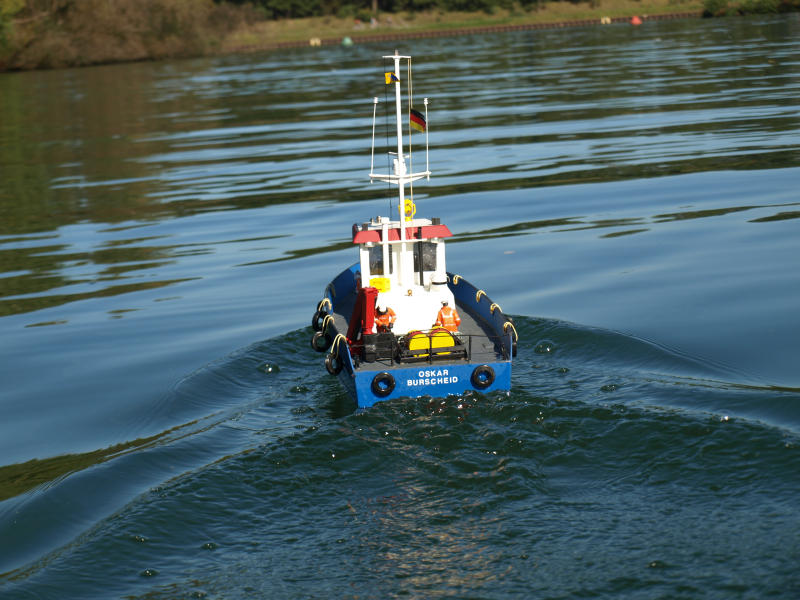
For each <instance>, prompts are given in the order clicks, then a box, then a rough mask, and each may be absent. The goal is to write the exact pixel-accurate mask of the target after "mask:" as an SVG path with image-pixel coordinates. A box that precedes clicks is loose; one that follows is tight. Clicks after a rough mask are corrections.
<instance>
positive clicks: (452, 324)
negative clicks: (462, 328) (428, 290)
mask: <svg viewBox="0 0 800 600" xmlns="http://www.w3.org/2000/svg"><path fill="white" fill-rule="evenodd" d="M459 325H461V317H459V316H458V311H457V310H456V309H455V308H452V307H451V306H448V304H447V300H442V308H441V309H440V310H439V314H438V315H436V323H434V327H444V328H445V329H447V331H450V332H452V333H455V332H456V331H458V327H459Z"/></svg>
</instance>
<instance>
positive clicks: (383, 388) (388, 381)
mask: <svg viewBox="0 0 800 600" xmlns="http://www.w3.org/2000/svg"><path fill="white" fill-rule="evenodd" d="M394 386H395V380H394V377H392V374H391V373H387V372H386V371H381V372H380V373H378V374H377V375H375V377H373V379H372V385H371V386H370V387H371V388H372V393H373V394H375V395H376V396H378V397H379V398H385V397H386V396H388V395H389V394H391V393H392V392H393V391H394Z"/></svg>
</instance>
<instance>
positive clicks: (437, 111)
mask: <svg viewBox="0 0 800 600" xmlns="http://www.w3.org/2000/svg"><path fill="white" fill-rule="evenodd" d="M798 34H800V21H799V20H798V18H797V17H796V16H788V17H780V18H766V19H764V18H759V19H755V18H748V19H720V20H686V21H678V22H669V23H645V24H644V25H643V26H641V27H637V28H632V27H628V26H625V25H614V26H609V27H602V28H601V27H597V28H577V29H568V30H561V31H546V32H526V33H515V34H509V35H502V36H469V37H461V38H450V39H430V40H417V41H414V42H413V43H409V44H405V45H401V46H400V48H399V49H400V51H401V52H403V53H405V52H407V53H410V54H412V56H413V57H414V66H415V69H414V89H415V94H416V96H417V98H418V99H419V98H421V97H423V96H426V97H428V98H429V101H430V107H429V111H430V113H429V118H428V123H429V127H430V143H431V154H430V162H431V170H432V171H433V177H432V178H431V181H430V183H425V184H424V185H423V184H418V185H416V184H415V201H416V203H417V206H418V213H419V214H420V215H423V216H438V217H440V218H442V221H443V222H445V223H447V225H448V227H449V228H450V229H451V230H452V231H453V232H454V234H455V237H454V239H453V240H452V242H451V243H449V245H448V267H449V268H450V270H452V271H455V272H457V273H460V274H462V275H463V276H464V277H466V278H468V279H469V280H470V281H472V282H474V283H476V284H478V285H479V286H480V287H482V288H483V289H485V290H486V291H487V293H488V294H489V295H490V296H491V297H492V299H493V300H495V301H497V302H498V303H499V304H501V306H502V308H503V311H504V312H505V313H508V314H512V315H515V324H516V327H517V330H518V332H519V334H520V345H519V355H518V357H517V359H516V360H515V364H514V376H513V389H512V391H511V393H510V394H508V395H489V396H482V395H467V396H464V397H451V398H446V399H434V398H422V399H407V400H400V401H396V402H389V403H384V404H380V405H377V406H376V407H375V408H374V409H372V410H369V411H367V412H363V413H355V412H353V406H352V404H351V403H350V402H349V401H348V398H347V397H346V395H345V394H344V392H343V390H342V389H341V388H340V386H339V385H338V383H337V382H336V380H335V379H333V378H331V377H330V376H328V375H327V373H326V372H325V369H324V367H323V364H322V360H321V359H320V355H319V354H317V353H315V352H313V350H311V348H310V346H309V343H308V341H309V337H310V332H311V328H310V326H309V325H310V319H311V315H312V313H313V310H314V308H315V306H316V303H317V301H318V300H319V298H320V297H321V295H322V292H323V290H324V288H325V285H326V284H327V283H328V281H329V280H330V279H331V277H333V276H334V275H335V274H336V273H338V272H339V271H341V270H342V269H343V268H344V267H346V266H348V265H349V264H351V263H352V262H354V260H355V254H354V250H353V248H352V247H351V246H352V244H351V243H350V237H349V235H350V226H351V224H352V223H355V222H362V221H364V220H365V219H367V218H369V217H371V216H374V215H376V214H379V213H386V209H387V206H388V199H387V198H388V193H387V190H386V189H384V188H383V187H381V186H379V185H370V184H369V183H368V178H367V172H368V170H369V147H370V136H371V128H370V126H371V114H372V97H373V96H375V95H376V94H382V93H383V88H382V83H381V82H382V77H383V75H382V72H383V71H382V68H383V65H382V61H381V60H380V56H381V55H383V54H386V53H391V52H393V50H394V48H391V49H389V48H383V47H380V46H378V45H364V46H354V47H349V48H330V47H326V48H323V49H311V48H309V49H303V50H293V51H289V52H286V53H283V54H269V55H249V56H239V57H224V58H217V59H203V60H193V61H180V62H178V61H176V62H165V63H152V64H151V63H139V64H131V65H116V66H108V67H96V68H87V69H80V70H66V71H48V72H36V73H9V74H3V75H2V76H0V115H2V118H0V340H2V341H1V342H0V409H2V413H1V414H2V415H3V418H2V419H0V540H1V541H2V543H1V544H0V597H3V598H6V597H8V598H12V599H17V598H20V599H28V598H31V599H32V598H81V599H84V598H104V599H105V598H144V597H147V598H170V599H172V598H197V597H205V598H310V597H314V598H316V597H325V598H328V597H336V598H339V597H341V598H355V597H358V598H365V597H366V598H385V597H400V596H403V597H412V598H432V597H456V598H508V597H525V598H574V597H593V598H620V597H626V598H637V599H638V598H687V599H694V598H715V599H717V598H718V599H728V598H766V597H775V598H796V597H797V596H798V594H800V576H798V574H797V569H796V565H797V563H798V560H800V542H798V541H797V540H798V539H800V538H799V537H798V532H800V517H798V513H797V509H796V508H797V497H798V492H800V449H798V442H800V438H799V436H800V409H798V407H799V406H800V376H799V375H798V370H797V362H798V351H797V339H798V337H800V319H798V317H797V298H798V297H800V274H799V273H800V271H798V268H797V267H798V259H797V256H798V242H797V240H798V229H797V223H798V221H797V217H798V216H800V208H798V207H799V206H800V196H798V192H797V189H798V187H797V183H798V181H800V177H799V176H800V114H799V113H798V110H797V98H798V97H800V59H798V56H800V42H798V40H800V35H798ZM381 135H382V133H381ZM415 158H416V159H417V160H419V158H418V155H415Z"/></svg>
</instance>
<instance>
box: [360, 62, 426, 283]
mask: <svg viewBox="0 0 800 600" xmlns="http://www.w3.org/2000/svg"><path fill="white" fill-rule="evenodd" d="M383 58H388V59H392V60H393V61H394V73H393V75H394V96H395V113H396V119H397V157H396V158H395V159H394V174H379V173H375V172H373V171H372V167H371V169H370V174H369V176H370V179H372V180H376V179H377V180H378V181H386V182H388V183H393V184H396V185H397V187H398V196H399V204H398V207H397V212H398V215H399V219H400V257H401V260H400V264H399V265H398V266H399V281H400V285H402V286H404V287H408V286H410V285H411V284H412V283H413V279H414V263H413V256H412V254H411V253H410V252H407V246H408V244H407V241H406V218H405V205H406V200H405V186H406V185H407V184H409V183H411V182H412V181H417V180H418V179H422V178H423V177H430V171H429V170H427V164H428V161H427V157H426V160H425V164H426V170H425V171H423V172H420V173H408V172H407V169H406V161H405V156H404V154H403V108H402V100H401V89H400V61H401V60H408V61H410V60H411V57H410V56H401V55H400V54H399V53H398V52H397V51H396V50H395V53H394V54H393V55H391V56H384V57H383ZM387 77H388V75H387ZM375 100H376V101H377V98H376V99H375ZM426 100H427V99H426ZM426 104H427V103H426ZM374 119H375V113H374V111H373V123H374ZM373 131H374V124H373ZM374 146H375V137H374V132H373V154H374ZM426 153H427V148H426ZM390 154H393V153H390Z"/></svg>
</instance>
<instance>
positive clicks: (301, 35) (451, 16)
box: [221, 0, 703, 51]
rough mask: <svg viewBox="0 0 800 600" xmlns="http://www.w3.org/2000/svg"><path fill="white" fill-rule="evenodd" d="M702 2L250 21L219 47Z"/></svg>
mask: <svg viewBox="0 0 800 600" xmlns="http://www.w3.org/2000/svg"><path fill="white" fill-rule="evenodd" d="M702 10H703V0H595V1H594V2H548V3H545V2H542V3H541V4H540V5H539V8H536V7H532V8H530V9H528V10H524V9H521V8H519V9H514V10H506V9H497V10H495V11H494V12H492V13H491V14H487V13H485V12H470V13H467V12H435V11H426V12H419V13H398V14H379V15H378V16H377V18H376V19H375V21H374V22H372V23H370V22H366V21H361V20H359V19H354V18H347V19H344V18H336V17H312V18H306V19H285V20H282V21H262V22H258V23H252V24H248V25H245V26H243V27H240V28H238V29H237V30H235V31H232V32H231V33H230V34H229V35H227V36H225V38H224V39H223V40H222V44H221V48H222V49H223V50H226V51H239V50H242V49H248V48H258V47H270V46H277V45H282V44H292V43H304V44H307V43H309V42H310V40H312V39H315V38H316V39H319V40H321V41H332V40H341V39H343V38H345V37H349V38H351V39H352V40H353V41H354V42H358V40H359V39H361V38H373V37H375V36H382V35H385V36H403V35H415V34H420V33H427V32H434V31H436V32H439V31H441V32H448V31H455V30H464V29H482V28H486V29H490V28H493V27H501V26H524V25H534V24H555V23H570V22H575V21H584V20H594V21H596V22H597V23H598V24H599V23H600V20H601V19H602V18H604V17H605V18H611V19H614V18H619V17H624V18H629V17H632V16H634V15H639V16H642V15H645V16H646V15H665V14H674V13H694V14H698V15H699V14H700V13H701V12H702Z"/></svg>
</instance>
